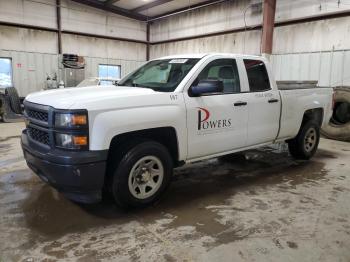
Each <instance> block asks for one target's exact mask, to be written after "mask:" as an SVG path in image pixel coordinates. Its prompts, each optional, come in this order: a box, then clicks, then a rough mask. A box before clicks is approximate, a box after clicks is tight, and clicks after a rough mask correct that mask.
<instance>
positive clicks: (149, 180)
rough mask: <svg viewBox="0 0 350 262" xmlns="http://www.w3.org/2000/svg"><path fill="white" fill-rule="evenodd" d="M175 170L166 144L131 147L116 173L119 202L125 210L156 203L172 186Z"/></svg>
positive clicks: (114, 192)
mask: <svg viewBox="0 0 350 262" xmlns="http://www.w3.org/2000/svg"><path fill="white" fill-rule="evenodd" d="M172 170H173V161H172V158H171V156H170V154H169V152H168V150H167V149H166V148H165V147H164V146H163V145H162V144H159V143H157V142H153V141H146V142H142V143H140V144H137V145H136V146H132V147H130V148H129V149H128V150H127V151H126V152H125V154H124V156H122V158H121V160H120V162H119V164H118V166H117V168H116V169H115V170H114V174H113V184H112V193H113V196H114V199H115V201H116V202H117V204H119V205H120V206H123V207H144V206H147V205H150V204H152V203H154V202H155V201H157V200H158V199H159V198H160V196H161V194H162V193H163V192H164V190H165V189H166V188H167V186H168V185H169V183H170V180H171V176H172V172H173V171H172Z"/></svg>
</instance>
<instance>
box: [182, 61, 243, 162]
mask: <svg viewBox="0 0 350 262" xmlns="http://www.w3.org/2000/svg"><path fill="white" fill-rule="evenodd" d="M204 79H216V80H220V81H222V83H223V87H224V91H223V93H220V94H208V95H203V96H200V97H191V96H190V95H189V94H187V93H186V94H185V102H186V107H187V130H188V159H195V158H200V157H202V156H207V155H214V154H220V153H222V152H226V151H231V150H234V149H238V148H241V147H244V146H245V145H246V139H247V119H248V107H247V104H246V103H245V102H244V101H245V96H247V94H241V93H240V92H241V88H240V77H239V72H238V69H237V63H236V60H235V59H215V60H212V61H210V62H209V63H208V64H207V65H206V66H205V67H204V69H203V70H202V71H201V72H200V73H199V74H198V76H197V78H196V80H195V81H194V82H193V83H192V85H196V84H198V82H199V81H200V80H204Z"/></svg>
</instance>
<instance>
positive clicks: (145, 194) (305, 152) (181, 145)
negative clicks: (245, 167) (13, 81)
mask: <svg viewBox="0 0 350 262" xmlns="http://www.w3.org/2000/svg"><path fill="white" fill-rule="evenodd" d="M118 85H119V86H111V87H110V88H101V87H98V86H96V87H86V88H72V89H62V90H50V91H46V92H39V93H34V94H31V95H29V96H27V97H26V99H25V101H24V105H25V117H26V120H27V121H26V123H27V127H26V129H25V130H24V131H23V134H22V148H23V151H24V156H25V159H26V161H27V163H28V166H29V167H30V168H31V169H32V170H33V171H34V172H35V173H36V174H37V175H39V177H40V178H42V179H43V180H44V181H46V182H47V183H49V184H50V185H52V186H53V187H55V188H56V189H58V190H59V191H60V192H62V193H64V194H65V195H66V196H67V197H68V198H70V199H72V200H75V201H78V202H85V203H90V202H96V201H99V200H101V196H102V192H109V193H111V195H112V196H113V197H114V199H115V201H116V202H117V203H118V204H119V205H122V206H134V207H135V206H137V207H140V206H145V205H148V204H150V203H152V202H154V201H156V200H157V199H159V197H160V195H161V194H162V193H163V192H164V190H165V189H166V188H167V186H168V185H169V183H170V180H171V176H172V173H173V168H175V167H178V166H180V165H183V164H185V163H191V162H195V161H199V160H203V159H208V158H214V157H219V156H223V155H227V154H231V153H235V152H238V151H243V150H247V149H251V148H256V147H261V146H265V145H269V144H272V143H277V142H282V141H287V142H288V145H289V150H290V153H291V155H292V156H293V157H295V158H297V159H309V158H310V157H312V156H313V155H314V153H315V151H316V149H317V146H318V142H319V129H320V127H321V126H322V125H323V124H325V123H327V122H328V120H329V119H330V117H331V113H332V92H333V91H332V89H331V88H318V87H316V86H312V87H306V86H301V87H300V85H299V87H298V83H294V84H293V83H289V84H288V83H284V84H283V89H282V88H280V89H279V87H278V86H277V84H276V82H275V81H274V78H273V76H272V72H271V68H270V66H269V63H268V61H267V60H265V59H264V58H262V57H257V56H250V55H234V54H205V55H180V56H170V57H164V58H160V59H156V60H153V61H150V62H148V63H146V64H145V65H143V66H142V67H140V68H139V69H137V70H136V71H134V72H132V73H131V74H129V75H128V76H126V77H124V78H123V79H122V80H121V81H120V82H119V83H118Z"/></svg>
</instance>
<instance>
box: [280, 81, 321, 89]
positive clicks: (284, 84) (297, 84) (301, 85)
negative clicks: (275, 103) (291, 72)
mask: <svg viewBox="0 0 350 262" xmlns="http://www.w3.org/2000/svg"><path fill="white" fill-rule="evenodd" d="M276 83H277V88H278V89H279V90H293V89H310V88H316V87H317V88H318V87H319V86H317V84H318V81H276Z"/></svg>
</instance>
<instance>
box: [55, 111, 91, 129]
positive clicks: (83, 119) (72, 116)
mask: <svg viewBox="0 0 350 262" xmlns="http://www.w3.org/2000/svg"><path fill="white" fill-rule="evenodd" d="M55 126H56V127H86V126H87V115H86V114H83V113H68V114H66V113H65V114H61V113H56V114H55Z"/></svg>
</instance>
